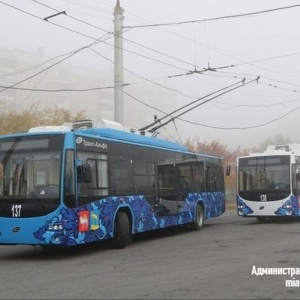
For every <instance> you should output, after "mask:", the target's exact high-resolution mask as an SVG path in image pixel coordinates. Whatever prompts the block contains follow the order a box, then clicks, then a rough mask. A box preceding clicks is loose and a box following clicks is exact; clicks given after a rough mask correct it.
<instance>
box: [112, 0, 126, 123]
mask: <svg viewBox="0 0 300 300" xmlns="http://www.w3.org/2000/svg"><path fill="white" fill-rule="evenodd" d="M123 12H124V9H123V8H122V7H120V2H119V0H117V4H116V7H115V8H114V24H115V26H114V36H115V89H114V92H115V122H118V123H120V124H122V125H123V19H124V17H123Z"/></svg>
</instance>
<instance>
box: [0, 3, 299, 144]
mask: <svg viewBox="0 0 300 300" xmlns="http://www.w3.org/2000/svg"><path fill="white" fill-rule="evenodd" d="M116 3H117V1H116V0H102V1H95V0H85V1H83V0H82V1H67V0H59V1H58V0H53V1H45V0H44V1H43V0H40V1H29V0H5V1H1V2H0V5H1V10H0V17H1V27H2V29H1V31H0V36H1V41H2V43H1V47H0V48H5V49H15V48H17V49H20V50H22V51H28V52H32V53H37V52H38V51H41V49H42V51H43V52H44V54H45V55H46V56H47V57H48V58H54V57H58V56H61V58H66V59H65V60H64V63H66V62H67V63H69V64H74V65H76V66H78V67H82V68H86V69H93V70H96V71H98V70H99V76H106V78H105V79H103V82H100V81H99V84H98V87H101V85H102V84H103V86H107V85H110V86H113V85H114V37H113V31H114V21H113V18H114V16H113V11H114V7H115V6H116ZM120 6H121V7H122V8H123V9H124V13H123V17H124V20H123V68H124V71H123V82H124V87H123V91H124V92H125V93H124V95H123V97H124V98H123V101H124V107H125V109H126V110H127V113H126V117H125V115H124V123H125V124H124V125H126V126H130V127H136V128H141V127H143V126H145V125H147V124H148V123H149V121H150V122H151V121H153V118H154V115H156V116H157V117H158V118H159V119H160V118H163V117H165V116H166V114H170V113H171V112H173V111H175V110H176V109H178V108H180V107H183V106H185V105H188V104H189V103H192V102H194V101H196V100H197V99H199V101H197V102H194V103H195V105H196V104H199V106H197V107H195V108H194V109H191V110H190V111H189V112H186V113H183V111H180V112H182V114H181V115H180V116H179V118H176V117H177V116H178V114H179V113H180V112H178V113H174V114H173V117H174V122H170V123H168V124H166V125H165V126H164V127H162V128H160V131H161V132H162V133H164V134H166V135H171V136H173V137H175V138H176V139H177V140H181V141H185V140H186V139H187V138H195V137H196V138H198V139H199V140H200V141H203V142H204V141H205V142H210V141H213V140H219V141H220V142H221V143H222V144H226V145H228V147H229V148H236V147H239V146H240V147H242V148H248V147H255V146H259V144H260V143H261V142H262V141H264V140H265V139H266V138H268V137H273V136H275V135H282V136H284V137H289V138H291V142H300V136H299V135H300V134H299V133H298V128H299V126H300V120H299V119H300V118H299V117H298V115H299V112H300V110H299V105H300V94H299V92H300V82H299V80H300V18H299V14H300V3H299V1H293V0H286V1H277V0H263V1H248V2H246V1H238V0H227V1H217V0H187V1H180V0H163V1H161V0H151V1H150V0H120ZM59 12H60V14H58V15H56V16H53V17H51V18H49V19H48V20H47V21H45V20H44V18H46V17H49V16H52V15H54V14H57V13H59ZM67 53H72V55H70V57H68V58H67V55H66V54H67ZM62 55H64V56H62ZM56 61H57V60H56ZM37 64H38V62H37ZM0 75H1V77H0V83H1V86H5V81H4V79H3V78H4V77H3V75H5V74H4V73H3V72H2V74H0ZM45 76H47V74H41V77H40V78H39V80H40V81H42V80H45ZM104 82H105V84H104ZM93 84H94V83H93ZM229 86H230V87H231V88H232V87H235V89H234V90H232V91H228V92H227V93H225V94H223V95H219V94H213V93H215V92H217V91H218V90H221V89H222V90H223V92H225V91H227V90H226V89H225V88H226V87H229ZM237 86H239V87H237ZM75 88H76V87H74V89H75ZM141 91H142V92H141ZM210 94H211V96H210V97H207V95H210ZM110 95H111V101H114V98H113V93H111V94H110ZM218 95H219V96H218ZM213 97H214V99H212V98H213ZM200 99H201V100H200ZM0 101H1V96H0ZM24 105H25V106H26V102H24V103H23V107H24ZM70 105H71V106H73V105H75V103H71V104H70ZM147 106H150V108H149V107H148V109H149V110H148V114H147V115H145V117H144V118H141V115H140V114H139V113H136V111H135V114H134V113H132V114H130V110H131V108H132V107H135V108H138V109H141V114H143V109H145V107H147ZM76 107H77V108H78V109H86V110H87V113H88V114H93V113H94V111H93V107H88V108H87V107H86V105H85V104H84V103H82V106H80V105H78V104H77V106H76ZM191 107H193V106H188V107H187V108H191ZM128 112H129V114H128ZM163 120H164V121H166V120H168V118H165V119H163Z"/></svg>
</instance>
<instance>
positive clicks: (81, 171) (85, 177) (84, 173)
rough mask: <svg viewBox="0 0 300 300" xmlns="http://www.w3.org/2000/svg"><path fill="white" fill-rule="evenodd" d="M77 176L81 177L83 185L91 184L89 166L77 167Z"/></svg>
mask: <svg viewBox="0 0 300 300" xmlns="http://www.w3.org/2000/svg"><path fill="white" fill-rule="evenodd" d="M77 171H78V175H79V176H81V177H82V181H83V182H84V183H90V182H92V170H91V166H90V165H89V164H83V165H82V166H78V167H77Z"/></svg>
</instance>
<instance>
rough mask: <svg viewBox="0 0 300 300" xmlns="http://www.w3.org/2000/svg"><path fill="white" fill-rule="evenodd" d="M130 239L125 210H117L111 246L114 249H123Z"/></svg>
mask: <svg viewBox="0 0 300 300" xmlns="http://www.w3.org/2000/svg"><path fill="white" fill-rule="evenodd" d="M130 241H131V233H130V227H129V219H128V216H127V214H126V213H125V212H123V211H119V212H118V213H117V216H116V220H115V227H114V237H113V239H112V241H111V246H112V248H114V249H124V248H125V247H126V245H127V244H128V243H129V242H130Z"/></svg>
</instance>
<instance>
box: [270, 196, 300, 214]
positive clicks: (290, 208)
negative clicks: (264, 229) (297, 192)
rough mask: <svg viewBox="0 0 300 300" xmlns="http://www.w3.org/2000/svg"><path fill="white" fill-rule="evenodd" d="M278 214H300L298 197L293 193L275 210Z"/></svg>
mask: <svg viewBox="0 0 300 300" xmlns="http://www.w3.org/2000/svg"><path fill="white" fill-rule="evenodd" d="M275 215H277V216H299V215H300V210H299V207H298V199H297V197H296V196H294V195H292V196H291V197H290V198H289V199H288V200H287V201H285V203H284V204H283V205H282V206H281V207H280V208H278V209H277V210H276V211H275Z"/></svg>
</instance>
